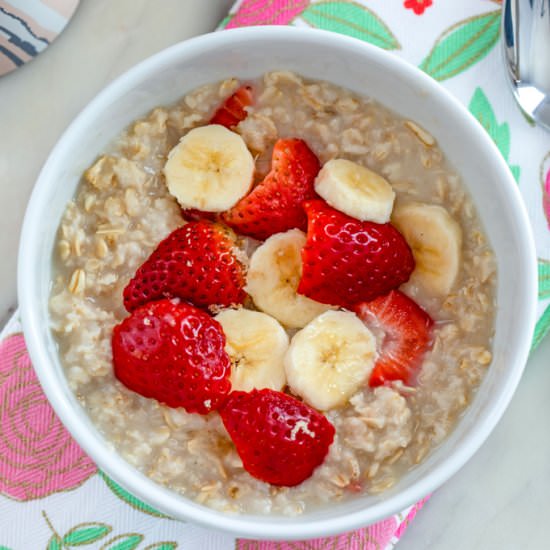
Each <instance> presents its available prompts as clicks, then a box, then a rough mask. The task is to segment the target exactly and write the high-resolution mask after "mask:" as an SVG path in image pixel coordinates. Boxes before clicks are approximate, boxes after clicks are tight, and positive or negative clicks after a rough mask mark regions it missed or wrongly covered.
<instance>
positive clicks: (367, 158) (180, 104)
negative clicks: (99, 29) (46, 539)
mask: <svg viewBox="0 0 550 550" xmlns="http://www.w3.org/2000/svg"><path fill="white" fill-rule="evenodd" d="M534 258H535V254H534V249H533V242H532V236H531V233H530V229H529V223H528V220H527V216H526V213H525V210H524V207H523V205H522V203H521V198H520V196H519V193H518V191H517V187H516V185H515V183H514V181H513V178H512V177H511V175H510V174H509V171H508V169H507V167H506V164H505V162H504V161H503V159H502V158H501V157H500V156H499V153H498V150H497V149H496V147H495V146H494V144H493V143H492V142H491V140H490V138H489V137H488V136H487V135H486V134H485V133H484V131H483V129H482V128H481V127H480V126H479V125H478V124H477V122H476V121H475V120H474V119H473V118H472V117H471V116H470V115H469V114H468V113H467V111H466V110H465V109H464V108H463V107H462V106H460V104H458V102H457V101H456V100H454V99H453V98H452V97H451V96H450V95H449V94H448V93H447V92H445V91H444V90H443V89H442V88H441V87H440V86H439V85H437V84H436V83H435V82H433V81H432V80H431V79H429V78H428V77H426V76H425V75H423V74H422V73H420V72H419V71H417V70H416V69H414V68H412V67H410V66H409V65H407V64H405V63H404V62H402V61H400V60H399V59H397V58H394V57H392V56H391V55H389V54H387V53H386V52H383V51H380V50H378V49H376V48H374V47H371V46H369V45H367V44H364V43H362V42H359V41H356V40H353V39H349V38H346V37H342V36H339V35H335V34H331V33H326V32H321V31H304V30H302V29H300V30H298V29H291V28H279V27H263V28H250V29H243V30H235V31H227V32H223V33H216V34H212V35H207V36H203V37H199V38H196V39H193V40H190V41H188V42H185V43H182V44H178V45H176V46H173V47H171V48H169V49H168V50H165V51H164V52H161V53H159V54H157V55H156V56H154V57H152V58H150V59H148V60H146V61H144V62H143V63H141V64H140V65H138V66H137V67H135V68H134V69H132V70H130V71H129V72H128V73H126V74H125V75H123V76H122V77H120V78H119V79H117V80H116V81H115V82H113V83H112V84H111V85H110V86H109V87H107V88H106V89H105V90H104V91H103V92H102V93H100V94H99V95H98V96H97V98H96V99H94V100H93V101H92V103H90V105H89V106H88V107H87V108H86V109H85V110H84V111H83V112H82V113H81V114H80V115H79V116H78V117H77V119H76V120H75V121H74V122H73V124H72V125H71V126H70V127H69V128H68V129H67V131H66V132H65V134H64V135H63V137H62V138H61V139H60V141H59V142H58V144H57V145H56V147H55V148H54V150H53V151H52V153H51V155H50V157H49V159H48V161H47V163H46V165H45V166H44V168H43V170H42V173H41V175H40V177H39V180H38V182H37V184H36V188H35V190H34V192H33V195H32V197H31V201H30V203H29V207H28V210H27V214H26V217H25V223H24V228H23V233H22V237H21V248H20V259H19V281H18V282H19V300H20V306H21V314H22V321H23V326H24V331H25V338H26V342H27V345H28V347H29V352H30V354H31V358H32V360H33V363H34V366H35V369H36V372H37V374H38V376H39V378H40V381H41V383H42V385H43V388H44V391H45V393H46V395H47V396H48V398H49V400H50V401H51V403H52V405H53V407H54V408H55V410H56V412H57V413H58V415H59V417H60V418H61V420H62V421H63V422H64V423H65V425H66V426H67V428H68V429H69V430H70V431H71V433H72V435H73V436H74V437H75V439H76V440H77V441H78V442H79V443H80V445H81V446H82V447H83V448H84V450H85V451H86V452H87V453H89V455H90V456H91V457H92V458H93V459H94V460H95V461H96V462H97V464H98V465H99V467H100V468H102V469H103V470H104V471H105V472H106V473H107V474H108V475H109V476H111V477H112V478H113V479H114V480H115V481H117V482H118V483H120V484H121V485H122V486H123V487H125V488H126V489H127V490H129V491H130V492H132V493H133V494H135V495H136V496H137V497H139V498H141V499H142V500H144V501H146V502H147V503H149V504H151V505H153V506H155V507H156V508H158V509H159V510H161V511H163V512H165V513H167V514H169V515H171V516H173V517H175V518H179V519H184V520H190V521H194V522H197V523H200V524H202V525H206V526H210V527H213V528H218V529H222V530H225V531H229V532H232V533H236V534H239V535H243V536H248V537H256V538H269V539H277V538H284V539H298V538H309V537H315V536H320V535H324V534H330V533H337V532H341V531H345V530H349V529H352V528H355V527H358V526H362V525H367V524H369V523H372V522H374V521H376V520H379V519H381V518H383V517H385V516H387V515H389V514H391V513H394V512H397V511H399V510H401V509H403V508H405V507H406V506H408V505H410V504H412V503H413V502H415V501H416V500H418V499H420V498H422V497H423V496H425V495H426V494H428V493H429V492H431V491H433V490H434V489H435V488H437V487H438V486H439V485H440V484H441V483H443V482H444V481H445V480H446V479H448V478H449V477H450V476H452V475H453V474H454V473H455V472H456V471H457V470H458V469H459V468H460V467H461V466H462V465H463V464H464V463H465V462H466V461H467V460H468V459H469V458H470V457H471V456H472V454H473V453H474V452H475V451H476V450H477V448H478V447H479V446H480V445H481V444H482V442H483V441H484V440H485V438H486V437H487V436H488V435H489V433H490V431H491V430H492V428H493V427H494V426H495V424H496V422H497V421H498V419H499V418H500V416H501V415H502V413H503V411H504V409H505V407H506V405H507V404H508V402H509V400H510V399H511V397H512V394H513V392H514V389H515V387H516V386H517V384H518V382H519V379H520V376H521V373H522V370H523V367H524V364H525V361H526V359H527V354H528V350H529V344H530V337H531V333H532V329H533V326H534V315H535V303H536V291H535V289H536V273H535V266H536V262H535V261H534Z"/></svg>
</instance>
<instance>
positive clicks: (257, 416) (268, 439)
mask: <svg viewBox="0 0 550 550" xmlns="http://www.w3.org/2000/svg"><path fill="white" fill-rule="evenodd" d="M220 414H221V417H222V420H223V423H224V425H225V427H226V429H227V431H228V432H229V435H230V436H231V439H232V440H233V442H234V443H235V447H236V448H237V452H238V453H239V456H240V457H241V459H242V461H243V466H244V468H245V470H246V471H247V472H248V473H249V474H250V475H252V476H254V477H256V478H258V479H260V480H262V481H266V482H267V483H271V484H273V485H285V486H288V487H292V486H293V485H298V484H299V483H302V481H304V480H305V479H307V478H308V477H310V476H311V474H312V473H313V471H314V470H315V468H317V466H319V465H320V464H322V462H323V460H324V459H325V456H326V455H327V453H328V449H329V447H330V445H331V443H332V440H333V439H334V427H333V426H332V424H331V423H330V422H329V421H328V420H327V419H326V417H325V416H323V415H322V414H321V413H319V412H317V411H316V410H315V409H312V408H311V407H309V406H308V405H306V404H305V403H302V402H301V401H298V399H295V398H294V397H291V396H290V395H286V394H285V393H282V392H278V391H275V390H271V389H263V390H252V391H251V392H249V393H247V392H242V391H235V392H232V393H231V395H230V396H229V399H228V401H227V403H226V404H225V406H224V407H223V408H222V409H221V410H220Z"/></svg>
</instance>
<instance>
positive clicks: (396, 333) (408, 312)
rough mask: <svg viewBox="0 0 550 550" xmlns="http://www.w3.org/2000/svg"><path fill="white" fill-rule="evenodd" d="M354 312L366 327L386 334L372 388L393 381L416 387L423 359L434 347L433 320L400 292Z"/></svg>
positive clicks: (374, 301) (367, 303)
mask: <svg viewBox="0 0 550 550" xmlns="http://www.w3.org/2000/svg"><path fill="white" fill-rule="evenodd" d="M355 312H356V313H357V316H358V317H359V318H360V319H361V320H362V321H363V322H364V323H365V324H367V325H368V326H369V327H371V328H372V329H374V330H375V331H376V332H380V331H382V332H383V335H384V336H383V340H382V343H381V346H380V349H379V354H380V355H379V357H378V360H377V361H376V363H375V365H374V369H373V371H372V373H371V376H370V380H369V385H370V386H373V387H374V386H381V385H382V384H384V383H385V382H390V381H391V380H402V381H403V382H404V383H405V384H407V385H413V384H414V383H415V379H416V375H417V374H418V370H419V369H420V366H421V363H422V357H423V355H424V353H425V352H426V351H427V350H428V348H429V347H430V345H431V329H432V326H433V321H432V318H431V317H430V316H429V315H428V314H427V313H426V312H425V311H424V310H423V309H422V308H421V307H420V306H419V305H418V304H417V303H416V302H414V301H413V300H411V299H410V298H409V297H408V296H406V295H405V294H403V293H402V292H399V291H398V290H392V291H391V292H390V293H389V294H387V295H386V296H380V297H378V298H376V299H375V300H372V301H371V302H363V303H361V304H357V306H356V307H355Z"/></svg>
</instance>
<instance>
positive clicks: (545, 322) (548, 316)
mask: <svg viewBox="0 0 550 550" xmlns="http://www.w3.org/2000/svg"><path fill="white" fill-rule="evenodd" d="M548 331H550V306H548V307H547V308H546V310H545V312H544V313H543V314H542V317H541V318H540V319H539V320H538V322H537V324H536V326H535V334H534V335H533V344H532V346H531V351H533V350H534V349H536V348H537V347H538V345H539V344H540V343H541V342H542V339H543V338H544V337H545V336H546V334H547V333H548Z"/></svg>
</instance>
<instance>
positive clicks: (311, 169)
mask: <svg viewBox="0 0 550 550" xmlns="http://www.w3.org/2000/svg"><path fill="white" fill-rule="evenodd" d="M319 168H320V166H319V161H318V160H317V157H316V156H315V154H314V153H313V152H312V151H311V149H310V148H309V147H308V146H307V144H306V142H305V141H303V140H301V139H280V140H278V141H277V142H276V143H275V148H274V149H273V158H272V162H271V171H270V172H269V173H268V174H267V176H266V177H265V178H264V180H263V181H261V182H260V183H259V184H258V185H257V186H256V187H254V189H253V190H252V191H251V192H250V193H249V194H248V195H247V196H246V197H244V198H243V199H241V200H240V201H239V202H238V203H237V204H236V205H235V206H234V207H233V208H232V209H231V210H229V211H228V212H225V213H224V214H223V216H222V217H223V220H224V221H225V223H227V224H228V225H229V226H230V227H232V228H233V229H234V230H235V231H236V232H237V233H240V234H243V235H248V236H249V237H253V238H255V239H258V240H265V239H267V238H268V237H270V236H271V235H273V234H275V233H282V232H283V231H287V230H288V229H293V228H295V227H296V228H298V229H302V230H305V229H306V226H307V219H306V216H305V214H304V210H303V208H302V204H303V202H304V201H305V200H307V199H311V198H313V197H315V196H316V195H315V190H314V188H313V183H314V181H315V176H317V173H318V172H319Z"/></svg>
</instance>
